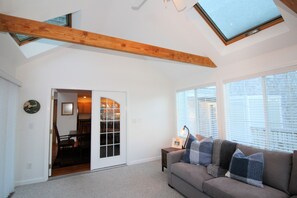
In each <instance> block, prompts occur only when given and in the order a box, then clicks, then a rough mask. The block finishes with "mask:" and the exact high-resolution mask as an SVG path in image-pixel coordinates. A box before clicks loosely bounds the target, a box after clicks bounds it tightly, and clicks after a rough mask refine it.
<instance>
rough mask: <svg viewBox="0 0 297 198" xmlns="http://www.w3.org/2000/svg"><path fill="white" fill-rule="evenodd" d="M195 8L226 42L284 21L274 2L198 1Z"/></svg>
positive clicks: (254, 0)
mask: <svg viewBox="0 0 297 198" xmlns="http://www.w3.org/2000/svg"><path fill="white" fill-rule="evenodd" d="M195 8H196V9H197V10H198V11H199V12H200V14H202V16H203V17H204V18H205V19H206V20H208V23H209V24H210V25H211V26H213V27H212V28H213V29H216V30H217V33H219V34H220V35H221V37H223V39H224V40H225V41H226V42H228V41H230V40H232V39H233V38H235V37H237V36H239V35H241V34H246V33H248V32H250V31H253V30H255V31H254V32H257V31H258V30H257V28H259V27H260V26H262V25H264V24H267V23H269V22H272V21H275V20H277V19H280V18H281V19H282V17H281V14H280V12H279V10H278V8H277V7H276V5H275V4H274V2H273V0H198V3H197V4H196V5H195ZM281 21H283V20H281ZM262 29H264V28H262Z"/></svg>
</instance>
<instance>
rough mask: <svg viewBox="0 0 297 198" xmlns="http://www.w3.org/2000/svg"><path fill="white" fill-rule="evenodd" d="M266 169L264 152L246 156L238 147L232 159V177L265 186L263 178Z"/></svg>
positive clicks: (230, 170)
mask: <svg viewBox="0 0 297 198" xmlns="http://www.w3.org/2000/svg"><path fill="white" fill-rule="evenodd" d="M263 169H264V159H263V153H262V152H260V153H254V154H252V155H249V156H245V155H244V153H242V152H241V150H239V149H237V150H236V151H235V152H234V154H233V157H232V159H231V163H230V168H229V173H230V174H228V175H230V178H232V179H236V180H239V181H242V182H244V183H247V184H251V185H254V186H257V187H261V188H263V184H262V178H263Z"/></svg>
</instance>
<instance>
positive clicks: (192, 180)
mask: <svg viewBox="0 0 297 198" xmlns="http://www.w3.org/2000/svg"><path fill="white" fill-rule="evenodd" d="M222 141H223V140H215V141H214V144H213V155H212V156H213V158H212V160H213V162H212V163H217V162H215V161H216V159H215V157H217V156H218V155H220V156H221V157H223V158H224V159H226V158H228V160H227V163H226V160H225V162H224V164H222V163H221V164H215V165H218V167H217V169H216V170H217V173H219V174H218V175H215V177H214V176H212V175H210V174H209V169H208V168H209V167H208V168H207V167H204V166H200V165H193V164H189V163H184V162H182V161H181V160H182V156H183V154H184V152H185V151H184V150H179V151H175V152H171V153H168V154H167V171H168V185H169V186H171V187H172V188H174V189H176V190H177V191H179V192H180V193H181V194H183V195H184V196H186V197H195V198H200V197H201V198H203V197H218V198H231V197H232V198H234V197H242V198H253V197H255V198H274V197H275V198H278V197H279V198H287V197H291V198H297V152H294V153H293V154H291V153H285V152H275V151H267V150H263V149H256V148H253V147H248V146H244V145H241V144H235V143H233V145H234V144H235V147H234V149H236V148H239V149H240V150H241V151H242V152H243V153H244V154H246V155H251V154H253V153H256V152H263V153H264V174H263V184H264V188H259V187H255V186H252V185H249V184H246V183H243V182H240V181H237V180H234V179H230V178H228V177H225V176H224V173H225V171H224V169H225V168H226V167H228V166H229V163H230V160H231V157H232V155H231V156H230V154H226V152H225V151H224V152H223V153H222V152H221V151H222V149H221V147H220V145H221V144H222ZM223 142H226V140H224V141H223ZM228 142H229V141H228ZM229 152H230V150H229ZM231 154H232V152H231ZM215 165H214V166H215ZM209 166H212V165H209ZM222 166H224V167H222ZM227 169H228V168H227ZM226 171H227V170H226Z"/></svg>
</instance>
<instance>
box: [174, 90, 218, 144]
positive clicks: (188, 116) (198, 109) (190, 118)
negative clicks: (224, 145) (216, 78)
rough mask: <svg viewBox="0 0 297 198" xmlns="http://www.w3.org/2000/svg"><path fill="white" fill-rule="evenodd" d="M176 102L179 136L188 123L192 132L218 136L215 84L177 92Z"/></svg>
mask: <svg viewBox="0 0 297 198" xmlns="http://www.w3.org/2000/svg"><path fill="white" fill-rule="evenodd" d="M176 103H177V104H176V105H177V130H178V132H179V136H182V134H180V131H181V129H182V128H183V126H184V125H187V127H188V128H189V129H190V132H191V133H192V134H200V135H203V136H213V138H217V137H218V127H217V103H216V87H215V86H209V87H204V88H197V89H191V90H186V91H180V92H177V93H176Z"/></svg>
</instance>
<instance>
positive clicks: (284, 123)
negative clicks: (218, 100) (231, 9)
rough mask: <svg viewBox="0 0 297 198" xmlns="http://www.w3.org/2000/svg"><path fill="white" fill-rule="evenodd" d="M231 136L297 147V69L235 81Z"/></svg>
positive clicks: (229, 106)
mask: <svg viewBox="0 0 297 198" xmlns="http://www.w3.org/2000/svg"><path fill="white" fill-rule="evenodd" d="M225 91H226V100H225V101H226V134H227V139H229V140H232V141H236V142H239V143H242V144H247V145H253V146H257V147H259V148H266V149H270V150H280V151H289V152H292V151H293V150H297V72H296V71H294V72H288V73H283V74H275V75H269V76H263V77H259V78H254V79H249V80H242V81H238V82H231V83H227V84H226V85H225Z"/></svg>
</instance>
